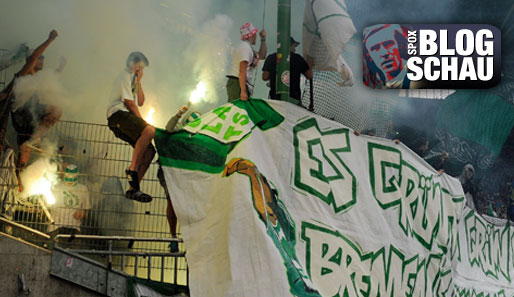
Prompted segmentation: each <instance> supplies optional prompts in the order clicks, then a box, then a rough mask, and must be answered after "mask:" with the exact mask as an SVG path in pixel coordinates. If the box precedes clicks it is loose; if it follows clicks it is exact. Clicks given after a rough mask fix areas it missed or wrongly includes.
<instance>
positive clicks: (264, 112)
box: [232, 99, 284, 131]
mask: <svg viewBox="0 0 514 297" xmlns="http://www.w3.org/2000/svg"><path fill="white" fill-rule="evenodd" d="M232 104H234V105H235V106H237V107H239V108H242V109H244V110H246V113H247V114H248V117H249V118H250V120H251V121H252V122H253V123H254V124H255V125H257V126H258V127H259V128H260V129H261V130H263V131H266V130H268V129H271V128H274V127H276V126H278V125H279V124H280V123H282V122H283V121H284V117H283V116H282V115H281V114H280V113H278V112H277V111H276V110H274V109H273V108H272V107H271V106H269V104H268V103H267V102H266V101H265V100H262V99H251V100H247V101H243V100H236V101H233V102H232Z"/></svg>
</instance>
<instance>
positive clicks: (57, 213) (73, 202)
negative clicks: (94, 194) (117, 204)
mask: <svg viewBox="0 0 514 297" xmlns="http://www.w3.org/2000/svg"><path fill="white" fill-rule="evenodd" d="M52 193H53V194H54V197H55V204H54V205H51V207H49V210H50V214H51V215H52V218H53V219H54V220H55V224H54V225H52V226H53V228H51V229H53V230H55V229H57V228H60V227H67V228H73V229H77V230H79V231H80V220H77V219H76V218H75V217H74V216H73V215H74V214H75V212H76V211H77V210H82V211H83V210H87V209H89V207H90V206H89V205H90V204H89V191H88V189H87V187H86V186H84V185H82V184H76V185H75V186H68V185H67V184H64V183H60V184H58V185H56V186H55V187H53V189H52ZM53 230H49V231H53Z"/></svg>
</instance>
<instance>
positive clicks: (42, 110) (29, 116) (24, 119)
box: [11, 98, 47, 145]
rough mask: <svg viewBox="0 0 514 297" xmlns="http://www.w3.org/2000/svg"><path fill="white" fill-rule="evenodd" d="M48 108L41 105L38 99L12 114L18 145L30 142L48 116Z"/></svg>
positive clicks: (28, 102)
mask: <svg viewBox="0 0 514 297" xmlns="http://www.w3.org/2000/svg"><path fill="white" fill-rule="evenodd" d="M46 108H47V106H46V105H44V104H40V103H39V100H37V99H34V98H33V99H30V100H29V101H27V103H25V105H23V106H22V107H20V108H18V109H17V110H16V111H15V112H13V113H12V114H11V116H12V124H13V126H14V130H16V133H18V136H17V140H18V145H21V144H23V143H24V142H25V141H27V140H29V139H30V137H31V136H32V134H34V131H35V130H36V127H37V126H39V123H40V122H41V119H42V118H43V117H44V116H45V115H46Z"/></svg>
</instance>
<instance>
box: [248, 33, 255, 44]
mask: <svg viewBox="0 0 514 297" xmlns="http://www.w3.org/2000/svg"><path fill="white" fill-rule="evenodd" d="M248 41H250V44H255V43H257V34H253V36H252V37H250V38H248Z"/></svg>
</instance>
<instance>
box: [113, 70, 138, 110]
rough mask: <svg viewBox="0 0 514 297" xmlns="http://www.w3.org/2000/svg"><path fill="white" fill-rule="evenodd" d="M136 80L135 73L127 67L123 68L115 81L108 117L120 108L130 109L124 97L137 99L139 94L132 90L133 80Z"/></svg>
mask: <svg viewBox="0 0 514 297" xmlns="http://www.w3.org/2000/svg"><path fill="white" fill-rule="evenodd" d="M133 81H134V74H132V73H130V72H128V70H127V69H125V70H123V72H122V73H121V74H120V75H119V76H118V79H116V82H115V83H114V86H113V89H112V93H111V97H110V98H111V100H112V101H111V104H110V105H109V108H108V109H107V118H109V117H110V116H111V115H112V114H113V113H115V112H117V111H118V110H123V111H129V110H128V109H127V107H125V103H124V102H123V100H124V99H127V100H136V99H137V94H134V93H133V92H132V82H133Z"/></svg>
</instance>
